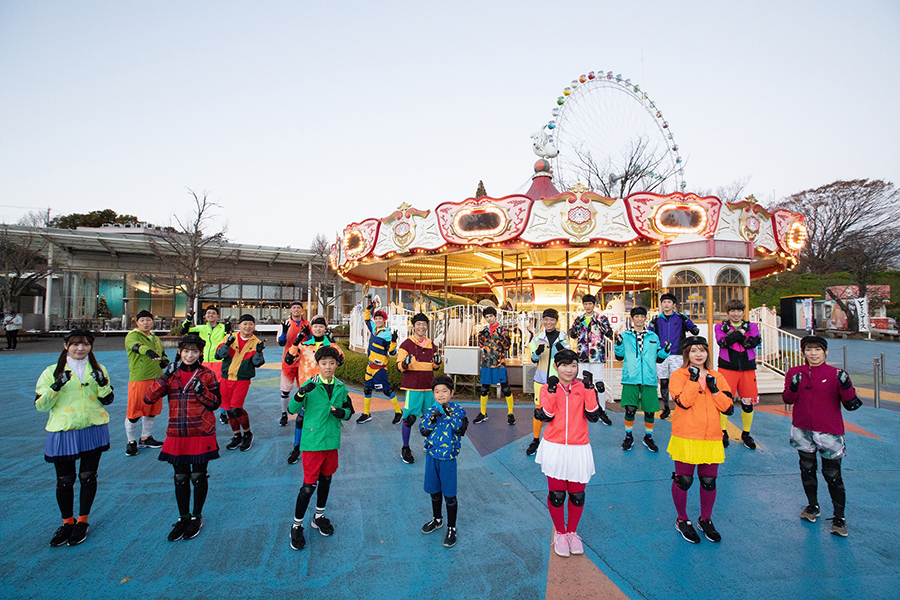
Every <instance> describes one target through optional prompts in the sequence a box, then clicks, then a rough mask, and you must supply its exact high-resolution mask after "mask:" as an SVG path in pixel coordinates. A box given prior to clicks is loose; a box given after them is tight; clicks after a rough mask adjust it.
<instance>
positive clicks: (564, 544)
mask: <svg viewBox="0 0 900 600" xmlns="http://www.w3.org/2000/svg"><path fill="white" fill-rule="evenodd" d="M553 549H554V550H555V551H556V554H557V555H559V556H569V534H567V533H559V532H558V531H557V532H556V533H555V534H554V535H553Z"/></svg>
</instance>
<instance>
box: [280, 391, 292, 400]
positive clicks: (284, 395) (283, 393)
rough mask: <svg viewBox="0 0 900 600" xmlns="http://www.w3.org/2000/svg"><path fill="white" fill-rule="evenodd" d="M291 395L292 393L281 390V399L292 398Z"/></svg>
mask: <svg viewBox="0 0 900 600" xmlns="http://www.w3.org/2000/svg"><path fill="white" fill-rule="evenodd" d="M290 395H291V393H290V392H285V391H284V390H281V397H282V398H287V397H288V396H290Z"/></svg>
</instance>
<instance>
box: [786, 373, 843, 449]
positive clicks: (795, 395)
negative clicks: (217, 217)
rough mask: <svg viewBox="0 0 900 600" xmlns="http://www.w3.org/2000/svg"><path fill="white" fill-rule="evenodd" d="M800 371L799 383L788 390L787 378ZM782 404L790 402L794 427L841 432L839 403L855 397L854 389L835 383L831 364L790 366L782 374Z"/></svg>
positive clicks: (788, 381) (789, 385)
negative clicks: (793, 388)
mask: <svg viewBox="0 0 900 600" xmlns="http://www.w3.org/2000/svg"><path fill="white" fill-rule="evenodd" d="M795 373H800V377H801V379H800V385H799V386H798V388H797V391H796V392H792V391H791V378H792V377H793V376H794V374H795ZM782 398H784V402H785V404H793V405H794V410H793V411H792V413H791V414H792V415H793V423H794V427H799V428H800V429H807V430H809V431H819V432H822V433H832V434H834V435H844V418H843V417H842V416H841V402H846V401H848V400H853V399H854V398H856V390H855V389H853V386H852V385H851V386H850V388H849V389H846V390H845V389H844V388H842V387H841V384H840V383H839V382H838V370H837V369H836V368H835V367H832V366H831V365H826V364H821V365H819V366H818V367H810V366H809V365H801V366H799V367H791V368H790V370H788V372H787V373H786V374H785V376H784V392H783V394H782Z"/></svg>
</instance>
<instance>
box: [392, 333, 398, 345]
mask: <svg viewBox="0 0 900 600" xmlns="http://www.w3.org/2000/svg"><path fill="white" fill-rule="evenodd" d="M391 343H393V344H396V343H397V332H396V331H395V332H394V333H392V334H391Z"/></svg>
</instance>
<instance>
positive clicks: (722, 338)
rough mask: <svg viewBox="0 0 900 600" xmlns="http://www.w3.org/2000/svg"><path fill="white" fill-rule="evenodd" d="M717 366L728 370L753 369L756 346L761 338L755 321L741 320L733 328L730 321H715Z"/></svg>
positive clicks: (754, 368) (754, 366)
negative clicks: (717, 351) (717, 352)
mask: <svg viewBox="0 0 900 600" xmlns="http://www.w3.org/2000/svg"><path fill="white" fill-rule="evenodd" d="M715 330H716V344H718V346H719V368H720V369H726V370H728V371H755V370H756V347H757V346H758V345H759V342H760V340H761V339H762V338H761V336H760V335H759V327H758V326H757V325H756V323H750V322H749V321H742V322H741V324H740V325H739V326H738V327H737V328H734V327H733V326H732V325H731V322H730V321H723V322H722V323H716V327H715Z"/></svg>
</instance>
